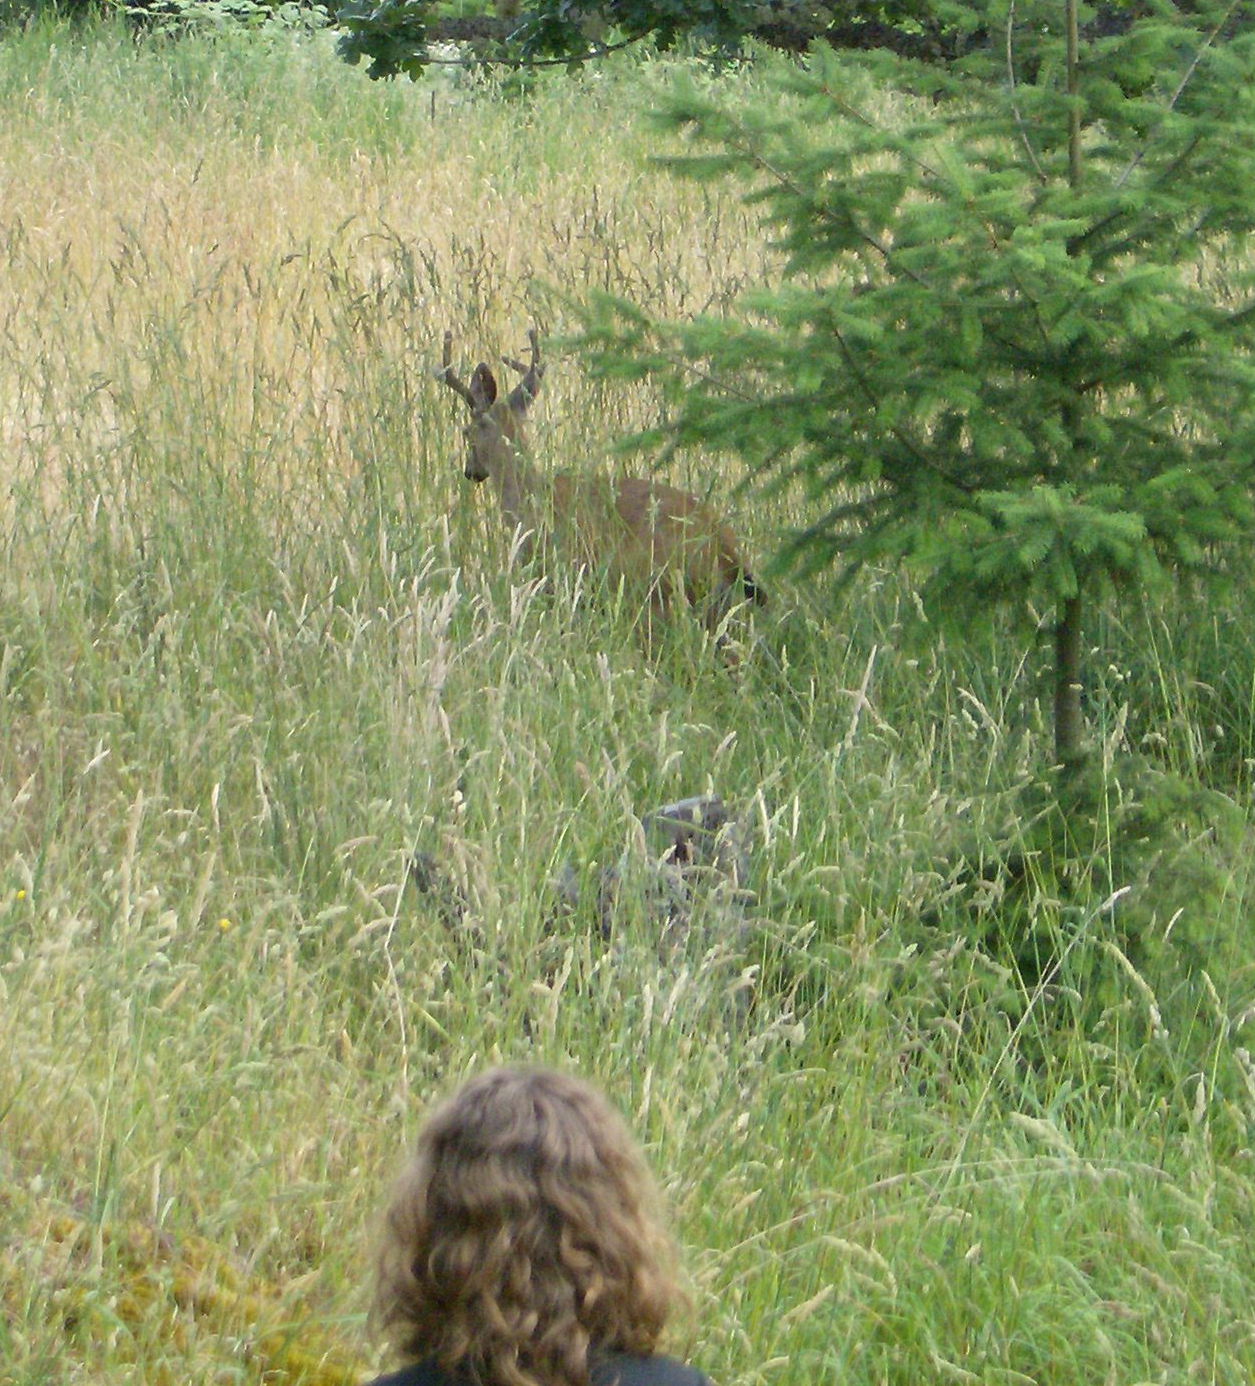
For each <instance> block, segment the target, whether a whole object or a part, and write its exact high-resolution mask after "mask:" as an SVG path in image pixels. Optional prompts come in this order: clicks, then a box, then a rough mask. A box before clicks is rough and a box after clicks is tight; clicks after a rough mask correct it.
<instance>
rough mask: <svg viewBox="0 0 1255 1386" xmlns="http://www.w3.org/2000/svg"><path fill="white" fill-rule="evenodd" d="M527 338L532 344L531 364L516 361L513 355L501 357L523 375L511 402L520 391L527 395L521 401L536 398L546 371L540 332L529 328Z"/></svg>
mask: <svg viewBox="0 0 1255 1386" xmlns="http://www.w3.org/2000/svg"><path fill="white" fill-rule="evenodd" d="M527 340H528V342H529V343H530V344H531V352H532V361H531V365H529V366H525V365H524V364H523V363H522V361H516V360H515V359H514V357H513V356H503V357H502V358H501V359H502V361H504V362H505V364H506V365H507V366H509V367H510V369H511V370H512V371H518V373H519V374H520V375H521V376H522V377H523V379H522V380H520V381H519V383H518V384H517V385H516V386H515V387H514V389H513V391H511V394H510V402H511V403H512V404H513V403H515V400H516V397H517V396H519V394H520V392H522V394H523V395H525V396H526V400H522V401H520V402H521V403H524V404H527V403H530V402H531V401H532V400H534V399H535V398H536V396H537V395H538V394H540V381H541V377H542V376H543V375H544V373H545V367H544V363H543V362H542V361H541V359H540V333H539V332H537V331H536V329H535V328H534V327H529V328H528V329H527Z"/></svg>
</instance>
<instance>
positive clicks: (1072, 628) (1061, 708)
mask: <svg viewBox="0 0 1255 1386" xmlns="http://www.w3.org/2000/svg"><path fill="white" fill-rule="evenodd" d="M1083 729H1084V723H1083V722H1082V720H1081V599H1080V597H1079V596H1077V597H1069V598H1068V599H1067V601H1065V602H1064V603H1063V604H1062V606H1061V607H1060V608H1059V620H1058V623H1057V624H1056V626H1055V760H1056V761H1057V762H1058V763H1059V764H1060V765H1064V766H1067V765H1075V764H1076V762H1077V761H1078V760H1080V758H1081V733H1082V731H1083Z"/></svg>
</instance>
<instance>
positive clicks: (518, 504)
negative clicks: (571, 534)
mask: <svg viewBox="0 0 1255 1386" xmlns="http://www.w3.org/2000/svg"><path fill="white" fill-rule="evenodd" d="M502 453H503V456H502V458H501V461H500V464H499V465H498V466H497V467H496V468H494V469H493V472H492V484H493V488H494V489H495V490H496V493H497V503H498V504H499V505H500V506H501V517H502V519H503V520H505V522H506V524H507V525H508V526H509V527H510V528H511V529H517V528H518V527H519V526H520V525H521V526H522V527H523V528H524V529H535V528H536V527H537V525H538V523H539V521H540V518H541V517H540V515H539V514H538V513H537V510H538V502H539V501H540V473H539V472H538V471H537V470H536V468H535V467H534V466H533V465H532V463H531V462H530V460H529V459H528V457H527V455H526V453H524V452H523V450H522V449H521V448H520V447H519V446H518V445H517V444H516V443H511V444H509V446H508V447H506V448H504V449H502Z"/></svg>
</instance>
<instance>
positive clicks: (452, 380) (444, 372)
mask: <svg viewBox="0 0 1255 1386" xmlns="http://www.w3.org/2000/svg"><path fill="white" fill-rule="evenodd" d="M436 379H437V380H443V381H444V383H445V384H446V385H447V386H448V387H449V389H451V390H452V391H453V393H454V394H455V395H461V396H462V398H463V399H464V400H465V401H466V402H467V404H469V405H470V406H471V408H472V409H474V408H475V397H474V395H472V394H471V392H470V390H469V389H468V388H467V387H466V386H465V385H463V384H462V382H461V381H460V380H459V379H458V378H457V376H456V375H455V374H454V372H453V333H452V332H446V333H445V334H444V352H443V354H442V356H441V364H440V369H439V370H438V371H437V372H436Z"/></svg>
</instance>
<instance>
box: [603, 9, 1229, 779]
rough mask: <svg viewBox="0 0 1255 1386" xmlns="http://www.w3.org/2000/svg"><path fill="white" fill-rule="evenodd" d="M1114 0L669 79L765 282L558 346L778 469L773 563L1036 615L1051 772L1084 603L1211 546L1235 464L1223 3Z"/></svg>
mask: <svg viewBox="0 0 1255 1386" xmlns="http://www.w3.org/2000/svg"><path fill="white" fill-rule="evenodd" d="M1129 13H1131V14H1132V13H1135V14H1136V17H1135V18H1133V19H1132V20H1131V21H1130V22H1129V23H1128V25H1127V28H1126V31H1125V32H1123V33H1116V34H1106V35H1099V36H1089V35H1088V34H1087V33H1086V28H1085V26H1086V25H1087V23H1088V22H1089V19H1090V16H1089V14H1088V13H1087V12H1086V11H1085V10H1084V9H1082V11H1081V13H1080V16H1079V23H1080V26H1081V27H1080V36H1079V37H1078V15H1077V12H1076V7H1075V0H1010V2H1009V3H1008V0H993V3H992V4H991V5H989V6H988V8H987V9H986V8H985V7H984V6H982V7H981V13H980V14H979V15H973V16H972V18H973V19H974V20H978V21H979V22H981V23H983V24H985V25H986V27H987V31H988V32H989V33H991V34H994V35H996V42H995V43H993V44H991V46H989V47H988V48H986V49H985V50H984V51H983V52H982V53H979V54H977V55H974V56H973V57H972V58H970V59H969V60H967V61H966V63H965V64H964V65H962V66H961V67H958V68H956V69H954V70H952V71H950V72H949V73H944V74H939V72H938V71H937V69H935V68H924V67H922V66H918V65H914V64H911V63H909V62H907V61H904V60H901V59H897V58H894V57H893V56H892V55H888V54H883V55H876V56H853V57H852V56H841V55H838V54H836V53H834V52H833V51H832V50H830V49H823V48H820V49H817V50H815V51H814V52H813V53H812V55H811V57H810V59H809V61H808V62H807V63H806V64H805V65H803V66H794V67H788V68H783V67H782V68H781V69H779V70H778V72H777V75H776V77H775V79H774V80H775V87H774V90H772V91H771V92H770V93H769V94H768V95H767V96H765V97H763V98H762V99H761V100H759V101H757V102H756V103H754V104H750V105H749V106H747V107H744V108H738V109H733V108H731V107H729V106H728V105H726V104H723V103H721V101H720V100H719V98H718V96H717V95H710V94H707V93H706V92H704V91H703V90H702V89H701V88H700V87H699V86H698V85H697V84H696V83H693V82H689V83H688V84H686V85H683V86H680V87H678V88H677V89H676V91H675V94H674V96H673V97H672V99H671V102H670V108H669V110H667V111H666V113H665V115H664V117H663V119H664V120H665V122H666V123H667V124H668V125H669V126H671V127H672V128H674V129H678V130H682V131H685V132H687V134H688V135H689V137H690V144H689V147H688V150H687V152H686V153H684V154H682V155H681V156H679V157H676V158H673V159H670V160H668V162H669V164H670V166H671V167H672V168H673V169H675V170H676V171H677V172H678V173H680V174H682V175H687V176H689V177H693V178H701V179H712V178H722V177H728V176H734V177H737V178H740V179H743V180H744V181H745V182H746V183H747V184H748V192H747V198H748V199H749V200H751V201H752V202H754V203H755V204H756V205H757V206H758V207H759V208H761V213H762V216H763V217H764V219H765V220H766V222H767V224H768V225H769V226H770V227H772V228H773V229H774V230H775V231H776V232H777V234H778V243H779V246H780V248H781V250H782V252H783V257H782V272H781V275H780V279H779V282H778V283H773V284H771V285H768V286H766V287H764V288H762V289H760V290H758V291H757V292H754V293H751V294H748V295H746V296H745V298H744V299H743V300H742V302H741V303H740V305H739V310H738V311H737V312H734V313H733V314H731V315H729V316H726V317H706V318H702V319H698V320H696V321H694V322H691V323H688V324H684V325H667V324H662V323H651V322H649V321H648V320H647V319H645V318H644V317H643V316H642V315H641V314H639V313H638V312H636V311H635V310H633V309H632V308H630V307H629V306H628V305H626V304H623V303H621V302H617V303H616V302H611V301H609V300H605V301H602V302H601V303H600V304H598V305H595V307H594V309H593V310H591V317H590V320H589V323H588V330H587V336H586V341H585V346H586V348H587V351H588V353H589V357H590V360H591V362H592V364H593V366H594V368H595V369H598V370H600V371H601V372H603V373H607V374H624V373H628V374H638V375H643V374H645V373H647V372H648V373H654V374H658V375H662V376H663V377H665V378H668V379H669V380H670V383H671V386H672V388H673V391H674V393H673V398H674V401H675V405H676V412H675V414H674V418H673V421H672V423H671V425H670V427H669V429H668V430H666V431H667V433H668V434H669V436H670V438H671V439H672V441H673V442H675V443H677V444H679V445H681V446H683V445H698V446H701V447H703V448H707V449H713V450H719V451H725V452H728V453H732V454H735V455H737V456H739V457H740V458H741V459H743V461H744V462H745V463H747V464H748V467H749V469H750V474H751V484H752V485H753V484H759V483H761V484H762V485H764V486H767V487H774V486H779V485H782V484H787V483H797V484H800V485H801V486H802V487H804V488H805V491H806V492H807V493H808V496H809V498H810V502H811V505H810V513H811V514H812V515H813V518H812V519H811V520H810V522H809V523H808V524H807V525H806V526H805V527H804V528H802V529H800V530H798V531H797V532H795V533H793V534H792V535H791V536H789V538H788V540H787V547H786V550H785V555H784V556H785V557H786V559H788V560H791V561H793V562H794V563H796V564H797V565H798V566H799V567H801V568H802V569H804V570H814V569H818V568H822V567H826V566H829V565H836V566H837V567H839V568H840V569H842V570H844V571H845V572H847V573H849V572H853V571H854V570H855V569H856V568H857V567H858V566H859V565H860V564H863V563H865V562H868V561H877V562H884V561H903V562H906V563H909V564H910V565H911V566H912V568H913V569H915V570H916V571H917V572H919V573H920V574H921V575H922V576H923V577H924V578H925V579H926V580H925V583H924V591H925V594H926V596H931V597H932V598H934V599H935V604H936V608H937V609H938V610H939V611H941V612H942V613H945V614H948V615H950V616H951V617H954V618H956V619H957V620H958V621H959V622H961V623H963V624H966V623H967V622H969V621H970V620H971V619H972V618H973V617H974V615H976V614H977V613H979V612H982V611H985V610H988V609H990V608H992V607H993V606H995V605H1005V604H1008V603H1010V604H1013V606H1014V607H1015V609H1017V610H1018V611H1019V612H1021V613H1023V614H1024V615H1025V616H1026V617H1027V615H1028V614H1029V613H1030V612H1034V611H1035V612H1038V613H1043V612H1045V613H1053V615H1052V616H1051V617H1050V619H1051V620H1052V621H1053V629H1054V730H1055V754H1056V759H1057V761H1058V762H1060V763H1062V764H1065V765H1066V764H1071V763H1074V762H1075V761H1076V760H1077V759H1078V758H1079V757H1080V754H1081V750H1082V730H1083V728H1082V716H1081V702H1080V689H1081V679H1082V669H1081V654H1082V648H1083V644H1082V631H1083V629H1084V627H1085V623H1086V621H1087V619H1089V618H1090V617H1091V616H1092V613H1093V612H1094V611H1095V609H1096V608H1097V606H1098V605H1099V604H1100V603H1101V602H1103V601H1105V600H1107V599H1108V597H1109V596H1110V594H1111V593H1112V592H1113V591H1114V590H1115V589H1117V588H1120V587H1122V586H1127V587H1132V588H1135V589H1139V590H1142V591H1145V590H1147V589H1151V588H1154V587H1156V586H1157V585H1159V584H1161V583H1162V582H1164V581H1165V580H1166V579H1167V578H1168V577H1169V576H1170V575H1171V574H1172V573H1173V572H1174V571H1177V572H1179V571H1181V570H1186V569H1191V568H1199V567H1203V566H1207V567H1214V566H1215V560H1216V558H1217V553H1218V548H1219V546H1221V545H1222V544H1223V543H1224V542H1225V541H1228V540H1231V539H1234V538H1236V537H1237V536H1239V535H1240V534H1243V533H1245V531H1246V530H1247V529H1248V528H1249V526H1250V524H1251V521H1252V487H1253V486H1255V362H1253V360H1252V347H1253V346H1255V276H1253V274H1252V268H1253V267H1255V253H1253V252H1252V250H1251V248H1250V247H1248V246H1247V245H1246V244H1245V242H1244V238H1245V237H1246V235H1247V233H1248V232H1250V231H1251V229H1252V227H1253V226H1255V35H1253V33H1252V24H1251V17H1252V6H1251V5H1250V4H1248V3H1239V0H1229V3H1223V4H1221V5H1219V6H1213V5H1212V3H1211V0H1191V3H1189V4H1188V5H1184V4H1182V5H1177V4H1173V3H1171V0H1143V3H1140V4H1139V5H1138V6H1137V7H1136V8H1135V10H1131V11H1130V12H1129ZM886 92H890V93H894V95H893V96H891V97H890V98H889V99H886V95H885V94H886Z"/></svg>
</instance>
